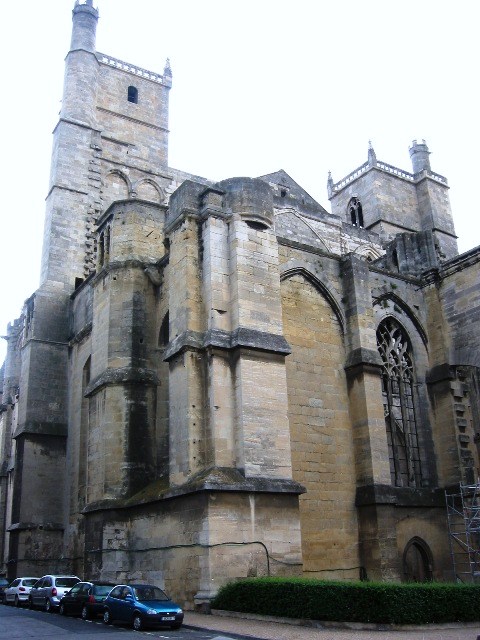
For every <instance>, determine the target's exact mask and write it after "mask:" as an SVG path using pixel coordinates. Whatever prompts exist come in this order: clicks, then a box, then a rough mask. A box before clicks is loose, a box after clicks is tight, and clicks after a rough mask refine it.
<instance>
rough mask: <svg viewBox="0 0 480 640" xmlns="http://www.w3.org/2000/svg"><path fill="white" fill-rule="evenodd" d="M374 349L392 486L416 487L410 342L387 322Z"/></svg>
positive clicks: (417, 469)
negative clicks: (379, 360)
mask: <svg viewBox="0 0 480 640" xmlns="http://www.w3.org/2000/svg"><path fill="white" fill-rule="evenodd" d="M377 347H378V351H379V353H380V356H381V358H382V394H383V409H384V414H385V426H386V429H387V440H388V450H389V459H390V475H391V479H392V484H393V485H395V486H397V487H419V486H421V484H422V474H421V468H420V455H419V447H418V436H417V422H416V417H415V400H414V390H415V387H414V384H415V372H414V367H413V360H412V348H411V344H410V340H409V339H408V336H407V334H406V333H405V332H404V330H403V329H402V327H401V326H400V325H399V324H398V322H396V321H395V320H394V319H393V318H386V319H385V320H383V321H382V322H381V323H380V325H379V327H378V329H377Z"/></svg>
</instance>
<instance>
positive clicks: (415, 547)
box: [403, 536, 433, 582]
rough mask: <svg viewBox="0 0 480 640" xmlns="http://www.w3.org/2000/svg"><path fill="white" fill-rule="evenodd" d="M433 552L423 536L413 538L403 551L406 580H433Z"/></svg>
mask: <svg viewBox="0 0 480 640" xmlns="http://www.w3.org/2000/svg"><path fill="white" fill-rule="evenodd" d="M432 567H433V561H432V552H431V551H430V547H429V546H428V544H427V543H426V542H425V541H424V540H422V539H421V538H418V537H416V536H415V537H414V538H412V539H411V540H410V541H409V542H408V544H407V546H406V547H405V551H404V552H403V576H404V580H405V582H431V581H432V580H433V572H432Z"/></svg>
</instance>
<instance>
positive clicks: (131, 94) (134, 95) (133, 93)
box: [128, 86, 138, 104]
mask: <svg viewBox="0 0 480 640" xmlns="http://www.w3.org/2000/svg"><path fill="white" fill-rule="evenodd" d="M128 101H129V102H134V103H135V104H137V102H138V89H137V88H136V87H132V86H130V87H128Z"/></svg>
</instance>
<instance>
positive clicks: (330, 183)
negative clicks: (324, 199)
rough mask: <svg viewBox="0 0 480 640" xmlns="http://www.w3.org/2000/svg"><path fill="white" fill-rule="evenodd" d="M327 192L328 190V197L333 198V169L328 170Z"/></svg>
mask: <svg viewBox="0 0 480 640" xmlns="http://www.w3.org/2000/svg"><path fill="white" fill-rule="evenodd" d="M327 192H328V197H329V198H331V197H332V195H333V178H332V172H331V171H329V172H328V180H327Z"/></svg>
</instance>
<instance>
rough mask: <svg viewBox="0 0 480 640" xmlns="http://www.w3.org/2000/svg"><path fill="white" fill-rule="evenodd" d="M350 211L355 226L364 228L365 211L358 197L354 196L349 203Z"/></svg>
mask: <svg viewBox="0 0 480 640" xmlns="http://www.w3.org/2000/svg"><path fill="white" fill-rule="evenodd" d="M348 212H349V214H350V220H351V222H352V224H353V226H354V227H361V228H362V229H363V211H362V205H361V204H360V200H359V199H358V198H352V199H351V200H350V202H349V203H348Z"/></svg>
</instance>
